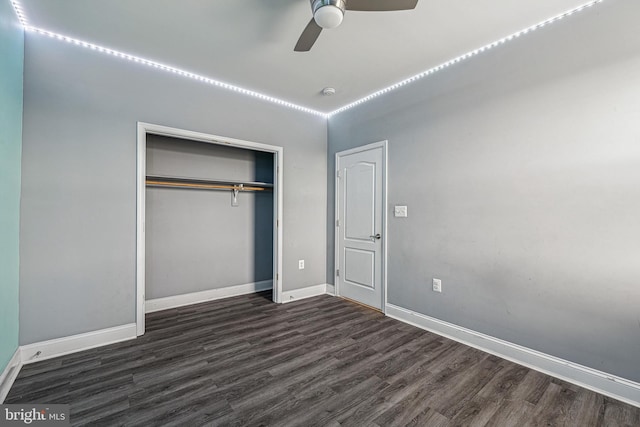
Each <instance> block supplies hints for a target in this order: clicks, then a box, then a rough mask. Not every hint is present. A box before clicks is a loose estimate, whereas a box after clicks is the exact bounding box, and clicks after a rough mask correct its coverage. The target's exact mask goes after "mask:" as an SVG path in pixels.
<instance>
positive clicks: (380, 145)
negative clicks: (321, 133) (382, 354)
mask: <svg viewBox="0 0 640 427" xmlns="http://www.w3.org/2000/svg"><path fill="white" fill-rule="evenodd" d="M388 145H389V141H388V140H384V141H378V142H373V143H371V144H366V145H362V146H360V147H355V148H351V149H349V150H344V151H340V152H338V153H336V160H335V161H336V164H335V173H334V175H333V179H334V182H335V190H334V194H335V195H334V205H335V213H334V215H335V221H334V223H333V226H334V233H333V236H334V238H333V240H334V269H333V283H334V284H335V285H334V286H335V294H336V296H340V280H338V275H337V274H336V273H337V271H338V267H339V266H340V250H339V246H340V241H339V234H340V231H339V227H338V225H337V224H338V218H340V191H339V188H338V187H339V185H340V181H339V179H338V172H339V170H340V169H339V165H340V158H341V157H344V156H348V155H350V154H356V153H361V152H363V151H369V150H371V149H376V148H382V245H381V250H382V254H381V257H382V275H381V276H382V283H381V286H382V312H383V313H385V314H386V312H387V217H388V215H387V210H388V207H387V176H388V174H387V168H388V161H387V159H388V157H389V156H388V150H389V149H388ZM343 274H344V272H343Z"/></svg>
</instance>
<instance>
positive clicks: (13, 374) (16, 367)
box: [0, 347, 22, 404]
mask: <svg viewBox="0 0 640 427" xmlns="http://www.w3.org/2000/svg"><path fill="white" fill-rule="evenodd" d="M21 368H22V352H21V351H20V347H18V348H16V351H15V352H14V353H13V356H12V357H11V359H10V360H9V363H7V366H6V367H5V368H4V370H3V371H2V373H1V374H0V404H2V403H4V399H6V398H7V395H8V394H9V390H11V386H13V382H14V381H15V380H16V378H17V376H18V374H19V373H20V369H21Z"/></svg>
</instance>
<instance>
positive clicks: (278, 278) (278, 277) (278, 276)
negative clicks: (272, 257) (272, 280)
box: [276, 273, 280, 282]
mask: <svg viewBox="0 0 640 427" xmlns="http://www.w3.org/2000/svg"><path fill="white" fill-rule="evenodd" d="M278 280H280V275H279V274H278V273H276V282H277V281H278Z"/></svg>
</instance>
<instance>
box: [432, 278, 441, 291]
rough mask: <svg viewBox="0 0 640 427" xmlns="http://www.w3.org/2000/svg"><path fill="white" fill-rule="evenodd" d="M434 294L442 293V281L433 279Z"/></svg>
mask: <svg viewBox="0 0 640 427" xmlns="http://www.w3.org/2000/svg"><path fill="white" fill-rule="evenodd" d="M433 292H442V280H440V279H433Z"/></svg>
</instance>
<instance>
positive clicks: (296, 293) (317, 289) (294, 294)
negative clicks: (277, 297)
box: [282, 283, 327, 304]
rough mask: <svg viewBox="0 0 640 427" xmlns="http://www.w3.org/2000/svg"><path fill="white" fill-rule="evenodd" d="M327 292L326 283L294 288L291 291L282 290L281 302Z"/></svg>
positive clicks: (284, 302)
mask: <svg viewBox="0 0 640 427" xmlns="http://www.w3.org/2000/svg"><path fill="white" fill-rule="evenodd" d="M326 293H327V284H326V283H323V284H321V285H314V286H307V287H306V288H300V289H294V290H292V291H284V292H282V303H283V304H286V303H288V302H293V301H298V300H301V299H305V298H311V297H315V296H318V295H324V294H326Z"/></svg>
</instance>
